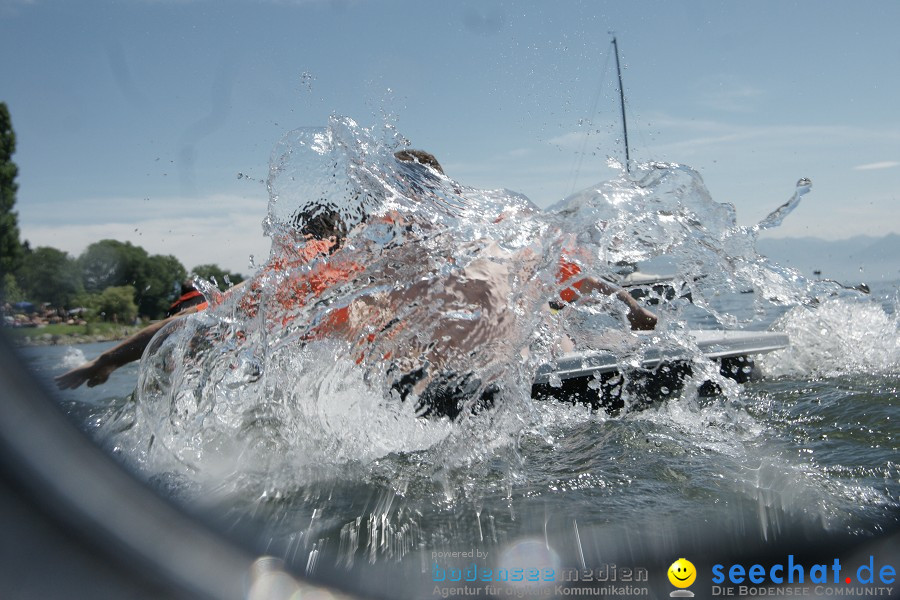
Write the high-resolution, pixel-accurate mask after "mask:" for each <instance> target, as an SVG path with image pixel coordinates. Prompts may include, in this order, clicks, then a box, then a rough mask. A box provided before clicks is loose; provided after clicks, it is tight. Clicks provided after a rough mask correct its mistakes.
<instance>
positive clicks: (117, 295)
mask: <svg viewBox="0 0 900 600" xmlns="http://www.w3.org/2000/svg"><path fill="white" fill-rule="evenodd" d="M134 295H135V289H134V286H130V285H122V286H115V287H108V288H106V289H105V290H103V292H102V293H101V294H100V297H99V298H98V299H97V310H99V311H100V315H101V316H102V317H103V319H104V320H105V321H114V322H116V323H131V322H132V321H134V319H135V317H137V314H138V312H137V311H138V308H137V305H136V304H135V303H134Z"/></svg>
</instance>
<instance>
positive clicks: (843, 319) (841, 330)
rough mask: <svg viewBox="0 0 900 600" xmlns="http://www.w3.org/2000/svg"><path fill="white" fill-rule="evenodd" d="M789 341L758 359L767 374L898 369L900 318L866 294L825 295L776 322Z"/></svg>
mask: <svg viewBox="0 0 900 600" xmlns="http://www.w3.org/2000/svg"><path fill="white" fill-rule="evenodd" d="M773 327H774V328H777V329H778V330H780V331H784V332H785V333H787V334H788V335H790V338H791V346H790V347H789V348H786V349H784V350H780V351H778V352H774V353H772V354H771V355H767V356H764V357H762V358H761V359H760V361H759V365H760V367H761V368H762V369H763V371H764V373H765V374H767V375H770V376H785V375H797V374H802V375H812V376H820V377H834V376H837V375H842V374H854V373H862V374H887V373H896V372H897V371H898V370H900V319H898V313H897V311H896V310H894V311H892V312H890V313H889V312H887V311H885V309H884V307H882V306H881V305H879V304H876V303H874V302H871V301H870V300H869V299H868V298H865V297H863V298H859V297H857V298H852V297H851V298H841V297H831V298H827V299H825V300H824V301H822V302H821V303H819V304H817V305H815V306H797V307H795V308H793V309H791V310H790V311H789V312H787V313H786V314H785V315H784V316H782V317H781V318H780V319H779V320H778V321H777V322H776V323H775V324H774V325H773Z"/></svg>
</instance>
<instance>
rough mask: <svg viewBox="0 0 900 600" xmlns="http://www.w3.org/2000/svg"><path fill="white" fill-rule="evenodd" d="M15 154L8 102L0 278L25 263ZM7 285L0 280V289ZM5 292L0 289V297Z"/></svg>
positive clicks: (0, 129) (2, 128) (0, 125)
mask: <svg viewBox="0 0 900 600" xmlns="http://www.w3.org/2000/svg"><path fill="white" fill-rule="evenodd" d="M15 151H16V133H15V132H14V131H13V127H12V118H11V117H10V115H9V109H8V108H7V107H6V103H5V102H0V275H5V274H7V273H15V272H16V270H17V269H18V268H19V265H20V264H21V263H22V244H21V243H20V242H19V217H18V215H17V214H16V212H15V211H14V210H13V207H14V206H15V204H16V191H17V190H18V189H19V186H18V184H16V175H18V174H19V168H18V167H17V166H16V163H14V162H13V161H12V155H13V154H14V153H15ZM5 281H6V278H5V277H2V278H0V285H3V284H4V282H5ZM3 293H4V290H3V289H0V294H3Z"/></svg>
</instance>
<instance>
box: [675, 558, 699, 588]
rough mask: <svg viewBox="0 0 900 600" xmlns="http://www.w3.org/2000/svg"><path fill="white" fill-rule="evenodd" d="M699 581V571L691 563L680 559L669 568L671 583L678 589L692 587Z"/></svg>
mask: <svg viewBox="0 0 900 600" xmlns="http://www.w3.org/2000/svg"><path fill="white" fill-rule="evenodd" d="M695 579H697V569H695V568H694V565H693V563H692V562H691V561H689V560H687V559H685V558H679V559H678V560H676V561H675V562H673V563H672V566H671V567H669V581H670V582H671V583H672V585H674V586H675V587H677V588H686V587H690V585H691V584H692V583H694V580H695Z"/></svg>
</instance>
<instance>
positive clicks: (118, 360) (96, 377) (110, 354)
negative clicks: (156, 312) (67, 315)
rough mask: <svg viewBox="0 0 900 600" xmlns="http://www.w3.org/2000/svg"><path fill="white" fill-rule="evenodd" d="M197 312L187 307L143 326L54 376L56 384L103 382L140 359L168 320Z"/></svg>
mask: <svg viewBox="0 0 900 600" xmlns="http://www.w3.org/2000/svg"><path fill="white" fill-rule="evenodd" d="M194 312H197V310H196V308H189V309H187V310H184V311H182V312H180V313H178V314H177V315H172V316H171V317H169V318H168V319H163V320H162V321H157V322H156V323H153V324H152V325H148V326H147V327H144V328H143V329H141V330H140V331H138V332H137V333H135V334H134V335H132V336H131V337H129V338H127V339H125V340H124V341H122V343H120V344H118V345H117V346H115V347H114V348H110V349H109V350H107V351H106V352H104V353H103V354H101V355H100V356H98V357H97V358H95V359H94V360H91V361H88V362H86V363H84V364H83V365H81V366H80V367H76V368H74V369H72V370H71V371H68V372H66V373H63V374H62V375H59V376H57V377H56V378H55V381H56V385H57V387H59V389H61V390H67V389H75V388H77V387H79V386H80V385H81V384H82V383H84V382H85V381H86V382H87V384H88V387H94V386H95V385H100V384H101V383H105V382H106V380H107V379H108V378H109V376H110V374H111V373H112V372H113V371H115V370H116V369H118V368H119V367H121V366H123V365H127V364H128V363H130V362H134V361H136V360H140V359H141V355H143V353H144V349H145V348H146V347H147V345H148V344H149V343H150V340H152V339H153V336H154V335H156V332H157V331H159V330H160V329H162V328H163V327H164V326H165V325H166V324H168V323H169V322H170V321H172V320H174V319H177V318H179V317H182V316H184V315H186V314H189V313H194Z"/></svg>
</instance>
